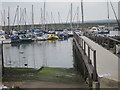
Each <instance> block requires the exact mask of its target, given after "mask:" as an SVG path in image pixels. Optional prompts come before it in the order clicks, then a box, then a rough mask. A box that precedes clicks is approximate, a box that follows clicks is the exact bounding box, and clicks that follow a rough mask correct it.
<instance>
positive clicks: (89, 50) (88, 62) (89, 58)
mask: <svg viewBox="0 0 120 90" xmlns="http://www.w3.org/2000/svg"><path fill="white" fill-rule="evenodd" d="M88 63H89V64H91V61H90V47H89V46H88Z"/></svg>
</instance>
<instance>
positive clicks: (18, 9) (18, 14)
mask: <svg viewBox="0 0 120 90" xmlns="http://www.w3.org/2000/svg"><path fill="white" fill-rule="evenodd" d="M17 10H18V13H17V24H18V26H17V29H18V31H19V6H17Z"/></svg>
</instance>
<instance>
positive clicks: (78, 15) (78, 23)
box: [77, 6, 79, 28]
mask: <svg viewBox="0 0 120 90" xmlns="http://www.w3.org/2000/svg"><path fill="white" fill-rule="evenodd" d="M78 21H79V6H78V7H77V28H78V27H79V23H78Z"/></svg>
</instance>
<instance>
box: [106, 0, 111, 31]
mask: <svg viewBox="0 0 120 90" xmlns="http://www.w3.org/2000/svg"><path fill="white" fill-rule="evenodd" d="M107 12H108V25H107V27H108V30H109V27H110V23H109V2H108V0H107Z"/></svg>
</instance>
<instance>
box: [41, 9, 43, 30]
mask: <svg viewBox="0 0 120 90" xmlns="http://www.w3.org/2000/svg"><path fill="white" fill-rule="evenodd" d="M41 29H43V10H42V8H41Z"/></svg>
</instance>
